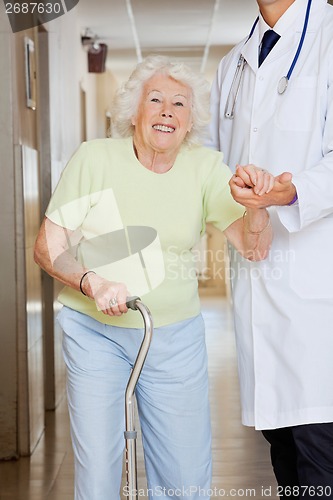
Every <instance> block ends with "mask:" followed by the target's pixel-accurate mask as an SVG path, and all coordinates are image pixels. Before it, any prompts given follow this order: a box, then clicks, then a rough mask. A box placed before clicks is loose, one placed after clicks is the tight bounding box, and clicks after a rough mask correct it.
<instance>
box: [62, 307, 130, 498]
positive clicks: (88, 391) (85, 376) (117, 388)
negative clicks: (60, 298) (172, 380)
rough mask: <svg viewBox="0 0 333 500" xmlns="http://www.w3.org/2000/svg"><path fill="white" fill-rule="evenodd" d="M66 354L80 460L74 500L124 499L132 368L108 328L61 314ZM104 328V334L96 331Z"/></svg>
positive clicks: (74, 437) (76, 457)
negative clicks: (127, 392)
mask: <svg viewBox="0 0 333 500" xmlns="http://www.w3.org/2000/svg"><path fill="white" fill-rule="evenodd" d="M60 323H61V324H62V327H63V330H64V332H65V333H64V337H63V353H64V359H65V362H66V365H67V394H68V407H69V414H70V423H71V436H72V444H73V450H74V460H75V500H116V499H119V498H120V496H119V492H120V486H121V475H122V457H123V449H124V435H123V431H124V392H125V388H126V383H127V379H128V376H129V373H130V369H131V366H130V364H129V363H128V361H127V360H126V359H125V358H124V357H122V356H121V353H119V349H118V345H117V343H116V342H112V341H111V340H110V339H108V338H106V337H105V336H104V335H103V328H104V325H101V324H100V326H99V325H98V322H96V321H94V320H92V319H91V318H88V317H87V316H85V315H80V313H77V312H75V311H72V310H67V311H65V312H64V313H62V318H61V321H60ZM96 328H100V330H101V331H96Z"/></svg>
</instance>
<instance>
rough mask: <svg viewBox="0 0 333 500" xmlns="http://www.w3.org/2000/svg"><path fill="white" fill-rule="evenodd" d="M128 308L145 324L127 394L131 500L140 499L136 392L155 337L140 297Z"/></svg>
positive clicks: (128, 473)
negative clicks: (135, 312)
mask: <svg viewBox="0 0 333 500" xmlns="http://www.w3.org/2000/svg"><path fill="white" fill-rule="evenodd" d="M126 306H127V307H128V308H129V309H133V310H134V311H136V310H138V311H139V312H140V313H141V316H142V318H143V322H144V336H143V340H142V342H141V346H140V349H139V352H138V354H137V357H136V360H135V362H134V365H133V369H132V372H131V375H130V378H129V380H128V383H127V387H126V392H125V432H124V436H125V468H126V486H127V492H128V498H129V500H137V498H138V480H137V462H136V438H137V432H136V430H135V425H134V391H135V387H136V384H137V382H138V380H139V377H140V374H141V370H142V368H143V365H144V363H145V360H146V356H147V354H148V351H149V346H150V342H151V339H152V335H153V319H152V316H151V313H150V311H149V309H148V307H147V306H145V305H144V304H143V303H142V302H141V300H140V298H139V297H129V298H128V299H127V301H126Z"/></svg>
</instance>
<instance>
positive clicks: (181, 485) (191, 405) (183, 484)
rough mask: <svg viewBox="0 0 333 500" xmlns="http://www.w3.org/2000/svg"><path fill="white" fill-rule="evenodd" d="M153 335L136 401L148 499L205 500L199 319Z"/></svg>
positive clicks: (205, 416)
mask: <svg viewBox="0 0 333 500" xmlns="http://www.w3.org/2000/svg"><path fill="white" fill-rule="evenodd" d="M180 325H181V326H177V329H176V330H175V329H174V328H172V327H166V328H161V329H159V331H158V332H156V333H155V334H154V335H155V337H154V341H153V344H152V347H151V351H150V353H149V356H148V359H147V362H146V365H145V367H144V370H143V372H142V374H141V377H140V380H139V384H138V388H137V401H138V409H139V416H140V422H141V429H142V436H143V445H144V454H145V464H146V473H147V482H148V491H149V498H150V499H156V498H161V497H162V498H177V499H186V500H190V499H191V500H195V499H199V498H200V500H206V499H208V498H209V496H208V495H209V489H210V482H211V429H210V412H209V401H208V376H207V356H206V346H205V338H204V326H203V320H202V318H201V316H199V317H197V318H195V319H192V320H190V321H187V322H182V323H181V324H180Z"/></svg>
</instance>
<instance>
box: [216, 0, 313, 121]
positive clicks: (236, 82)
mask: <svg viewBox="0 0 333 500" xmlns="http://www.w3.org/2000/svg"><path fill="white" fill-rule="evenodd" d="M311 3H312V0H308V6H307V9H306V14H305V19H304V25H303V30H302V35H301V38H300V41H299V44H298V47H297V50H296V53H295V56H294V59H293V61H292V63H291V66H290V68H289V71H288V73H287V75H286V76H283V77H282V78H281V79H280V80H279V83H278V86H277V91H278V94H280V95H282V94H284V93H285V91H286V90H287V87H288V83H289V80H290V77H291V75H292V72H293V71H294V68H295V65H296V63H297V61H298V58H299V55H300V53H301V50H302V46H303V42H304V38H305V34H306V30H307V27H308V22H309V17H310V8H311ZM258 21H259V16H258V17H257V19H256V20H255V21H254V24H253V26H252V28H251V31H250V34H249V36H248V37H247V39H246V42H245V43H247V42H248V41H249V40H250V38H251V36H252V35H253V33H254V30H255V27H256V26H257V23H258ZM245 66H246V60H245V58H244V56H243V55H242V54H241V55H240V56H239V59H238V62H237V67H236V71H235V75H234V78H233V80H232V83H231V87H230V90H229V94H228V98H227V102H226V105H225V110H224V116H225V118H230V119H231V120H232V119H233V117H234V112H235V106H236V101H237V97H238V94H239V90H240V86H241V82H242V75H243V71H244V68H245ZM233 89H235V90H236V92H235V95H234V98H233V100H232V94H233ZM230 105H231V106H230Z"/></svg>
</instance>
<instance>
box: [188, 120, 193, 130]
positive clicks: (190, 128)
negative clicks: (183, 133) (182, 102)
mask: <svg viewBox="0 0 333 500" xmlns="http://www.w3.org/2000/svg"><path fill="white" fill-rule="evenodd" d="M192 127H193V122H191V123H190V124H189V126H188V127H187V132H191V130H192Z"/></svg>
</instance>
